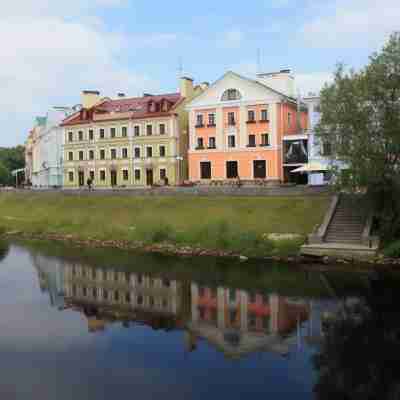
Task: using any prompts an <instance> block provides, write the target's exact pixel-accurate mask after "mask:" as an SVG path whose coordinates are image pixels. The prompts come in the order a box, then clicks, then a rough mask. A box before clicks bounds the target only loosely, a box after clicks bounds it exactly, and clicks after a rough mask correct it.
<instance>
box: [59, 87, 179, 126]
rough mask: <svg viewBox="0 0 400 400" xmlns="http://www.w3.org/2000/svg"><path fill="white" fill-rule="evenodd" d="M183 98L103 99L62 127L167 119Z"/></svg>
mask: <svg viewBox="0 0 400 400" xmlns="http://www.w3.org/2000/svg"><path fill="white" fill-rule="evenodd" d="M182 100H183V97H181V95H180V94H179V93H170V94H161V95H156V96H151V95H150V96H143V97H132V98H122V99H116V100H111V99H107V98H106V99H103V101H101V102H100V103H98V104H97V105H95V106H94V107H93V108H91V109H89V110H81V111H78V112H76V113H75V114H73V115H71V116H69V117H68V118H66V119H65V120H64V121H63V123H62V125H63V126H69V125H78V124H88V123H91V122H93V121H94V122H96V121H112V120H119V119H139V118H154V117H165V116H170V115H172V110H173V109H174V107H176V106H177V105H178V104H179V103H181V101H182Z"/></svg>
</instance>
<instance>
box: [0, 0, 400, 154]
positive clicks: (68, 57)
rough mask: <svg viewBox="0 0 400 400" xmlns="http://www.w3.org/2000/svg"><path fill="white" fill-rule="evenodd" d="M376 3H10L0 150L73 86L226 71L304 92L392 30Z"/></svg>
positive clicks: (0, 79)
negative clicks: (285, 80)
mask: <svg viewBox="0 0 400 400" xmlns="http://www.w3.org/2000/svg"><path fill="white" fill-rule="evenodd" d="M399 20H400V2H398V0H387V1H386V2H385V6H384V7H382V6H380V5H379V4H378V2H377V1H376V0H324V1H322V0H297V1H296V0H253V1H250V2H247V3H244V2H237V1H227V0H219V1H215V0H214V1H210V0H203V1H202V2H196V3H194V2H186V3H184V2H182V1H177V0H170V1H167V2H161V1H157V2H149V1H142V0H137V1H133V0H69V1H68V2H66V1H63V0H36V1H34V0H13V1H12V2H8V3H7V4H6V5H2V12H1V15H0V39H1V42H2V43H3V44H4V45H3V46H4V47H3V49H2V52H0V87H1V89H2V96H1V99H0V103H1V104H0V105H1V110H2V111H1V113H0V123H1V126H2V127H3V132H2V135H1V137H0V146H12V145H15V144H18V143H23V142H24V140H25V138H26V136H27V133H28V130H29V129H30V127H31V126H32V123H33V118H34V116H35V115H40V114H45V113H46V111H47V110H48V109H49V108H51V107H52V106H54V105H73V104H76V103H79V101H80V99H79V93H80V91H81V90H82V89H99V90H101V92H102V94H104V95H108V96H111V97H113V96H115V94H116V93H117V92H120V91H122V92H125V93H126V94H127V95H132V96H136V95H139V94H141V93H143V92H144V91H147V92H149V91H150V92H169V91H175V90H176V88H177V77H178V74H179V63H180V60H182V64H183V69H184V72H185V74H188V75H191V76H192V77H193V78H195V80H196V81H210V82H213V81H214V80H216V79H218V78H219V77H220V76H221V75H222V74H223V73H224V72H225V71H226V70H228V69H232V70H234V71H236V72H239V73H242V74H245V75H248V76H252V75H254V74H255V72H256V71H257V49H259V50H260V53H261V65H262V70H263V71H265V72H268V71H274V70H277V69H280V68H291V69H292V70H293V71H294V72H295V74H296V76H297V82H298V85H299V88H300V90H301V91H302V92H305V93H306V92H308V91H311V90H312V91H316V90H318V88H319V87H321V85H322V84H323V82H325V81H326V80H328V79H329V78H330V74H331V72H332V71H333V69H334V67H335V64H336V63H337V62H338V61H342V62H344V63H346V64H347V65H349V66H351V67H355V68H359V67H361V66H363V65H365V63H366V62H367V61H368V56H369V55H370V54H371V53H372V52H373V51H375V50H378V49H379V48H380V47H381V46H382V45H383V44H384V42H385V40H386V38H387V37H388V35H389V34H390V32H392V31H393V30H394V29H396V28H397V29H398V26H399V23H398V21H399Z"/></svg>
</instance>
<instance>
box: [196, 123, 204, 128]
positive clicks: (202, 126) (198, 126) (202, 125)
mask: <svg viewBox="0 0 400 400" xmlns="http://www.w3.org/2000/svg"><path fill="white" fill-rule="evenodd" d="M194 127H195V128H204V124H196V125H195V126H194Z"/></svg>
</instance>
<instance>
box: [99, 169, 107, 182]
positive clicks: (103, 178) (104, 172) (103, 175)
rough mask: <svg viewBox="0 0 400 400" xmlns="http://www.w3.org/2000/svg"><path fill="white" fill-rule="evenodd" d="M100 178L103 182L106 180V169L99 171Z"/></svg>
mask: <svg viewBox="0 0 400 400" xmlns="http://www.w3.org/2000/svg"><path fill="white" fill-rule="evenodd" d="M100 180H101V181H103V182H104V181H105V180H106V171H104V170H102V171H100Z"/></svg>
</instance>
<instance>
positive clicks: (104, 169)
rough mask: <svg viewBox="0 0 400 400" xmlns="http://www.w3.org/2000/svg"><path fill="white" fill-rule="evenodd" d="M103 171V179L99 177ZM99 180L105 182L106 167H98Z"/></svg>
mask: <svg viewBox="0 0 400 400" xmlns="http://www.w3.org/2000/svg"><path fill="white" fill-rule="evenodd" d="M103 171H104V180H102V179H101V173H102V172H103ZM99 182H107V169H106V168H100V169H99Z"/></svg>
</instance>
